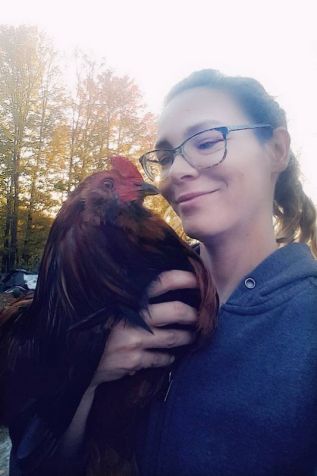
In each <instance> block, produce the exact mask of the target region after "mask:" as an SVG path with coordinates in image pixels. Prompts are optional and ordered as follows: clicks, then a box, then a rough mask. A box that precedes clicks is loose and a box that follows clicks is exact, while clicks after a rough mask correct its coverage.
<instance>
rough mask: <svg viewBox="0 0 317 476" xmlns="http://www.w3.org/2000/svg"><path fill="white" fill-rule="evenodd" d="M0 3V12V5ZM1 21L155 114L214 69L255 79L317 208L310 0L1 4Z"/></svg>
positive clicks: (315, 31)
mask: <svg viewBox="0 0 317 476" xmlns="http://www.w3.org/2000/svg"><path fill="white" fill-rule="evenodd" d="M1 4H2V5H1ZM0 5H1V9H0V12H1V13H0V23H1V24H12V25H19V24H32V25H38V26H39V27H40V29H42V30H44V31H46V32H47V33H48V35H49V36H50V37H51V38H52V39H53V42H54V44H55V46H56V47H57V48H58V49H59V50H61V51H62V52H63V53H64V54H65V55H66V56H67V55H70V54H71V52H72V50H73V49H75V48H76V47H80V48H82V49H84V50H85V51H87V52H89V53H90V54H92V55H94V56H95V57H96V58H101V57H104V58H105V59H106V63H107V65H108V66H109V67H110V68H112V69H114V70H115V72H116V73H117V74H128V75H129V76H130V77H132V78H134V79H135V81H136V82H137V84H138V85H139V86H140V88H141V91H142V93H143V95H144V98H145V101H146V103H147V105H148V109H149V110H151V111H152V112H154V113H159V111H160V108H161V104H162V100H163V98H164V96H165V95H166V94H167V92H168V91H169V89H170V88H171V87H172V86H173V84H174V83H175V82H177V81H178V80H180V79H182V78H183V77H184V76H186V75H188V74H189V73H191V72H192V71H194V70H197V69H203V68H214V69H219V70H221V71H222V72H224V73H226V74H236V75H241V76H252V77H254V78H256V79H258V80H259V81H260V82H261V83H262V84H263V85H264V87H265V88H266V89H267V90H268V92H269V93H270V94H272V95H273V96H275V97H276V98H277V100H278V101H279V103H280V104H281V106H282V107H283V108H284V109H285V110H286V113H287V117H288V124H289V130H290V133H291V137H292V147H293V149H294V151H295V152H297V154H298V155H299V158H300V163H301V168H302V173H303V182H304V187H305V190H306V192H307V193H309V194H310V196H311V197H312V198H313V200H314V202H315V203H316V204H317V121H316V111H317V86H316V85H317V28H316V20H315V19H316V15H315V13H314V10H315V8H316V7H314V1H313V0H301V1H300V2H290V1H289V0H288V1H287V0H266V1H265V2H264V1H257V0H252V1H250V0H226V1H214V0H195V1H193V0H191V1H188V0H160V1H158V0H156V1H153V0H86V1H82V0H76V1H75V0H54V1H51V0H41V1H39V0H27V1H25V0H10V1H9V2H6V1H5V0H0Z"/></svg>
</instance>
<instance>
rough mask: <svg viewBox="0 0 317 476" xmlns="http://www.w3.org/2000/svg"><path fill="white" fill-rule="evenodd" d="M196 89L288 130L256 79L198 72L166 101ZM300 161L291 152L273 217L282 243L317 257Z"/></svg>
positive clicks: (265, 132) (263, 135)
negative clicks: (225, 96) (214, 92)
mask: <svg viewBox="0 0 317 476" xmlns="http://www.w3.org/2000/svg"><path fill="white" fill-rule="evenodd" d="M193 88H208V89H218V90H221V91H224V92H227V93H229V94H230V95H231V96H232V97H233V98H234V99H235V100H236V101H237V102H238V103H239V104H240V106H241V107H242V108H243V110H244V111H245V113H246V114H247V115H248V116H249V117H250V119H251V120H252V121H254V122H255V123H265V124H270V125H271V126H272V128H273V129H275V128H277V127H280V126H282V127H285V128H287V121H286V115H285V112H284V110H283V109H282V108H281V107H280V106H279V104H278V103H277V101H276V100H275V99H274V98H273V97H272V96H270V95H269V94H268V93H267V92H266V90H265V89H264V88H263V86H262V85H261V84H260V83H259V82H258V81H256V80H255V79H252V78H244V77H239V76H226V75H224V74H222V73H220V72H219V71H216V70H212V69H207V70H202V71H196V72H194V73H192V74H191V75H190V76H188V77H187V78H185V79H184V80H183V81H180V82H179V83H177V84H176V85H175V86H174V87H173V88H172V90H171V91H170V93H169V94H168V95H167V97H166V99H165V105H166V104H168V103H169V102H170V101H171V100H172V99H173V98H174V97H175V96H177V95H178V94H180V93H182V92H183V91H186V90H189V89H193ZM255 133H256V134H257V136H258V137H259V138H260V139H261V140H267V139H269V138H270V137H271V136H272V131H271V130H269V129H259V130H257V131H256V132H255ZM299 176H300V169H299V164H298V160H297V158H296V157H295V155H294V153H293V152H292V151H290V160H289V163H288V166H287V168H286V169H285V170H284V171H283V172H281V173H280V175H279V177H278V180H277V183H276V186H275V193H274V204H273V215H274V217H275V231H276V239H277V242H278V243H286V244H287V243H292V242H294V241H299V242H303V243H307V244H308V245H309V246H310V248H311V250H312V252H313V254H314V255H315V256H317V230H316V209H315V207H314V204H313V202H312V201H311V199H310V198H309V197H307V195H306V194H305V192H304V190H303V187H302V184H301V182H300V179H299Z"/></svg>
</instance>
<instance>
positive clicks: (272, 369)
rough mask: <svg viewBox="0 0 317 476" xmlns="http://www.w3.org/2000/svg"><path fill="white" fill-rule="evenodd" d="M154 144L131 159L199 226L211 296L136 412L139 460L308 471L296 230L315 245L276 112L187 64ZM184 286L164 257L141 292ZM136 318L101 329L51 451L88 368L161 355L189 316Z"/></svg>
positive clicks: (163, 310)
mask: <svg viewBox="0 0 317 476" xmlns="http://www.w3.org/2000/svg"><path fill="white" fill-rule="evenodd" d="M155 149H156V150H155V151H154V152H149V153H148V154H145V155H144V156H143V157H142V158H141V163H142V165H143V167H144V169H145V172H146V173H147V174H148V175H149V177H150V178H151V179H153V180H155V181H156V182H159V186H160V188H161V191H162V193H163V195H164V196H165V197H166V198H167V200H168V201H169V202H170V204H171V205H172V206H173V208H174V209H175V211H176V212H177V213H178V214H179V216H180V218H181V220H182V223H183V226H184V229H185V231H186V232H187V233H188V235H190V236H191V237H194V238H196V239H198V240H199V242H200V246H199V248H198V252H199V253H200V254H201V256H202V258H203V261H204V263H205V265H206V267H207V268H208V270H209V272H210V273H211V275H212V277H213V280H214V282H215V284H216V287H217V291H218V294H219V299H220V309H219V315H218V327H217V330H216V332H215V334H214V335H213V337H212V339H211V340H210V342H209V344H208V345H207V346H205V347H204V348H202V349H201V350H199V351H197V352H196V353H194V354H193V355H191V356H190V357H188V358H185V360H184V361H182V362H181V364H180V365H179V366H178V367H177V368H175V370H173V371H172V375H171V381H170V386H169V388H168V389H167V391H166V394H165V397H164V398H161V399H157V400H156V401H155V402H153V404H152V405H151V408H149V410H148V411H147V412H146V414H145V415H144V418H143V421H142V422H140V427H139V433H138V439H137V442H136V454H137V462H138V467H139V470H140V474H141V475H143V476H152V475H153V476H154V475H155V476H167V475H173V476H176V475H187V476H198V475H199V476H204V475H217V476H229V475H230V476H231V475H241V476H242V475H243V476H251V475H252V476H255V475H256V476H257V475H259V476H261V475H263V476H264V475H265V476H272V475H279V476H281V475H283V476H291V475H292V476H295V475H296V476H299V475H300V476H303V475H305V476H306V475H307V476H312V475H313V474H314V471H316V469H317V456H316V440H317V421H316V414H317V412H316V410H317V408H316V407H317V385H316V383H317V382H316V376H317V264H316V262H315V260H314V259H313V257H312V254H311V252H310V250H309V247H308V246H307V245H306V244H305V243H307V244H309V245H310V247H311V250H312V251H313V253H314V254H315V255H316V254H317V243H316V212H315V210H314V207H313V205H312V203H311V201H310V200H309V199H308V198H307V197H306V196H305V194H304V192H303V190H302V187H301V184H300V182H299V179H298V173H299V171H298V165H297V162H296V159H295V157H294V156H293V154H292V153H291V152H290V139H289V134H288V132H287V127H286V120H285V115H284V112H283V111H282V110H281V109H280V107H279V106H278V104H277V103H276V102H275V101H274V100H273V99H272V98H271V97H270V96H269V95H268V94H267V93H266V92H265V90H264V89H263V88H262V86H261V85H260V84H259V83H257V82H256V81H254V80H252V79H247V78H235V77H226V76H223V75H221V74H220V73H218V72H215V71H212V70H210V71H209V70H206V71H201V72H197V73H194V74H192V75H191V76H190V77H189V78H187V79H185V80H184V81H182V82H181V83H179V84H178V85H176V86H175V87H174V89H173V90H172V91H171V93H170V94H169V96H168V97H167V100H166V104H165V107H164V110H163V113H162V116H161V119H160V124H159V133H158V141H157V144H156V146H155ZM273 217H274V221H273ZM295 241H299V242H301V243H294V242H295ZM281 245H282V246H281ZM195 286H196V283H195V280H194V278H193V276H192V275H191V274H190V273H186V272H181V271H177V270H175V271H171V272H168V273H165V274H164V275H162V276H161V280H160V281H158V282H155V283H153V286H152V287H151V289H149V295H150V296H158V295H160V294H163V293H164V292H166V291H168V290H170V289H177V288H180V289H181V288H184V287H189V288H190V287H195ZM147 319H148V323H149V325H150V326H151V327H152V329H153V332H154V334H153V335H150V334H149V333H147V332H145V331H142V330H138V329H127V328H126V327H124V326H122V325H118V326H117V327H116V328H115V330H114V331H113V332H112V335H111V336H110V340H109V342H108V344H107V346H106V348H105V350H104V354H103V357H102V359H101V361H100V363H99V366H98V369H97V371H96V373H95V376H94V378H93V380H92V382H91V385H90V386H89V388H88V389H87V390H86V392H85V394H84V395H83V398H82V400H81V403H80V405H79V407H78V410H77V412H76V414H75V416H74V418H73V421H72V423H71V425H70V427H69V428H68V431H67V432H66V434H65V435H64V439H63V442H62V445H61V447H62V452H63V454H64V455H66V456H67V458H65V459H64V460H63V458H62V456H61V461H62V460H63V461H65V462H66V461H68V462H70V461H71V460H72V458H71V457H72V456H74V458H76V455H78V454H80V450H81V445H82V442H83V436H84V434H85V425H86V422H87V418H88V415H89V411H90V408H91V405H92V401H93V398H94V393H95V389H96V388H97V387H98V385H99V384H100V383H101V382H106V381H112V380H116V379H119V378H121V377H123V376H124V375H126V374H128V373H131V372H135V371H138V370H139V369H142V368H146V367H150V366H164V365H170V363H171V360H170V358H169V356H168V354H166V353H164V354H161V353H158V352H157V350H158V349H161V348H167V347H170V348H172V347H178V346H181V345H186V344H189V343H190V342H192V340H193V336H192V334H191V331H190V330H188V331H186V330H184V329H182V330H180V329H175V330H173V329H170V327H169V328H168V330H167V329H164V326H166V325H171V324H179V323H181V324H188V325H190V324H192V323H193V322H195V319H196V312H195V310H194V309H192V308H191V307H189V306H187V305H186V304H183V303H180V302H169V303H159V304H153V305H152V306H151V318H149V317H148V318H147ZM188 329H190V327H188ZM70 466H72V464H70ZM70 471H71V470H70ZM79 472H80V470H79ZM67 474H68V473H67ZM70 474H71V472H69V475H70Z"/></svg>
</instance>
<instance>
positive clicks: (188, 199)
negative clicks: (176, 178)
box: [175, 189, 219, 205]
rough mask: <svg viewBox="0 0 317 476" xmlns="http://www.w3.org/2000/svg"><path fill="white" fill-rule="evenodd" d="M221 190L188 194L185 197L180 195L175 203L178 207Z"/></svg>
mask: <svg viewBox="0 0 317 476" xmlns="http://www.w3.org/2000/svg"><path fill="white" fill-rule="evenodd" d="M218 190H219V189H216V190H212V191H211V192H199V193H186V194H184V195H180V196H179V197H178V198H177V200H175V202H176V203H177V205H179V204H182V203H188V202H192V201H194V200H195V198H198V197H201V196H203V195H209V194H211V193H215V192H217V191H218Z"/></svg>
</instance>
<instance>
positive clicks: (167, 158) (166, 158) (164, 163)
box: [157, 154, 172, 167]
mask: <svg viewBox="0 0 317 476" xmlns="http://www.w3.org/2000/svg"><path fill="white" fill-rule="evenodd" d="M157 159H158V161H159V164H160V166H161V167H168V166H169V165H170V164H171V163H172V159H171V155H170V154H166V155H160V156H158V158H157Z"/></svg>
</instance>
